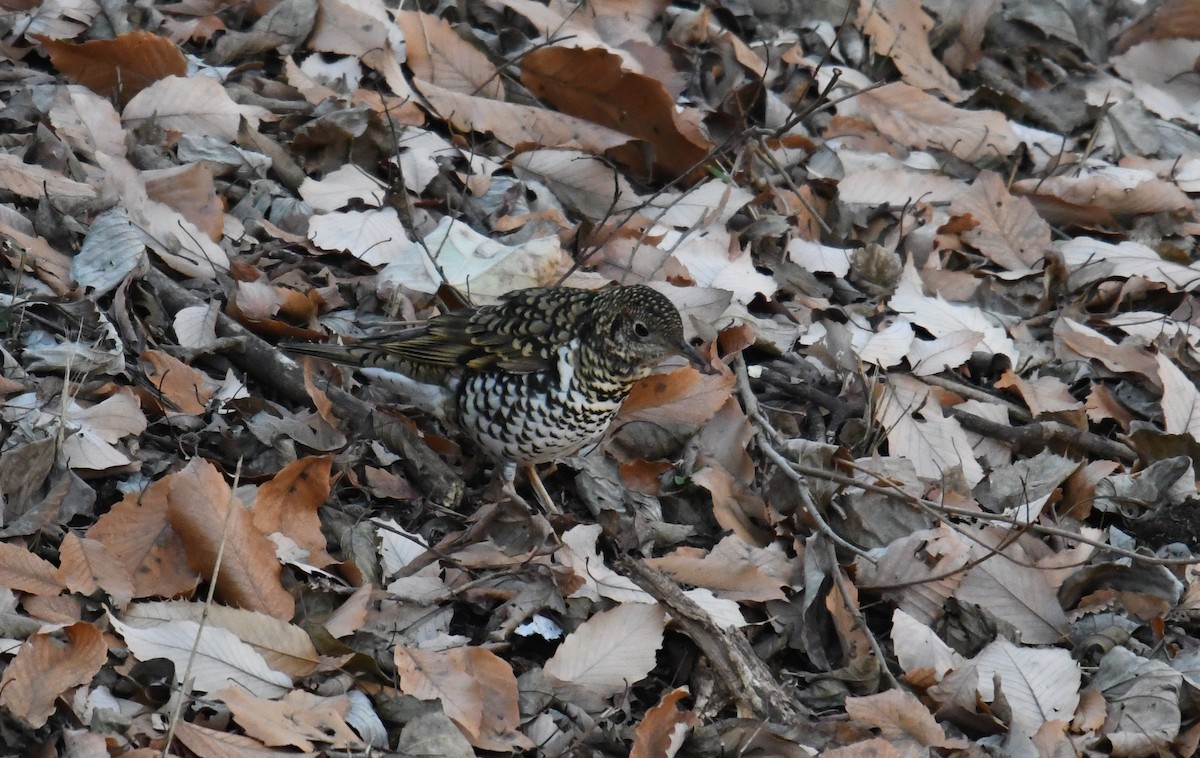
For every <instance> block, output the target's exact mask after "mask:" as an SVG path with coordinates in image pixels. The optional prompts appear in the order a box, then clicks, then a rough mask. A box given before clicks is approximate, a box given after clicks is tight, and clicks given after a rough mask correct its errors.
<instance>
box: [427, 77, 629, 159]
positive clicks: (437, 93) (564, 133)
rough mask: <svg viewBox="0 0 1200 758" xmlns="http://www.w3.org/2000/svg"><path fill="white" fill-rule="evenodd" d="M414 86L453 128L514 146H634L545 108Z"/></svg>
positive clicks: (606, 130) (595, 149) (620, 136)
mask: <svg viewBox="0 0 1200 758" xmlns="http://www.w3.org/2000/svg"><path fill="white" fill-rule="evenodd" d="M413 85H414V86H415V87H416V88H417V89H418V90H420V92H421V94H422V95H424V96H425V98H426V99H427V100H428V101H429V104H430V105H432V106H433V108H434V110H435V112H436V113H437V114H438V115H440V116H441V117H442V118H444V119H446V120H447V121H449V122H450V123H451V124H453V125H454V126H455V127H456V128H458V129H462V130H463V131H469V132H491V133H493V134H495V135H496V139H498V140H500V141H501V142H504V143H505V144H507V145H511V146H513V147H516V146H517V145H522V144H525V143H532V144H537V145H541V146H543V147H575V148H579V149H581V150H584V151H585V152H595V153H603V152H605V151H608V150H612V149H614V148H617V147H619V146H625V145H633V144H634V143H636V140H634V139H633V138H632V137H630V136H629V135H628V134H623V133H621V132H618V131H615V130H613V129H609V128H607V127H604V126H601V125H599V124H594V123H592V122H590V121H586V120H584V119H582V118H573V117H571V116H565V115H563V114H561V113H554V112H553V111H548V110H546V109H545V108H534V107H532V106H528V105H518V104H515V103H504V102H500V101H499V100H488V99H487V98H485V97H473V96H469V95H462V94H459V93H457V92H451V91H450V90H447V89H443V88H442V87H439V86H437V85H436V84H432V83H430V82H424V81H421V80H420V79H417V80H416V81H414V82H413Z"/></svg>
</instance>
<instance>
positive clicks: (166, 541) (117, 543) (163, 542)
mask: <svg viewBox="0 0 1200 758" xmlns="http://www.w3.org/2000/svg"><path fill="white" fill-rule="evenodd" d="M170 488H171V478H170V477H167V478H165V479H160V480H158V481H157V482H154V483H153V484H151V485H150V486H149V487H147V488H146V489H145V490H143V491H142V492H132V493H130V494H128V495H126V496H125V498H124V499H123V500H121V501H120V502H119V503H117V504H116V505H114V506H113V507H112V508H111V509H110V510H109V511H108V513H105V514H104V515H103V516H101V517H100V518H99V519H97V520H96V523H95V524H94V525H93V526H92V528H91V529H88V531H87V533H86V536H87V537H88V538H89V539H92V540H95V541H97V542H99V543H101V544H102V545H104V547H105V548H107V550H108V553H109V555H111V556H112V557H113V558H114V559H115V560H116V561H117V562H118V563H120V564H121V565H122V566H124V567H125V571H126V572H128V573H129V574H130V575H131V576H132V577H133V596H134V597H155V596H157V597H176V596H178V595H187V594H190V593H191V592H192V590H194V589H195V588H196V585H197V584H198V583H199V582H200V576H199V575H198V574H197V573H196V572H194V571H192V570H191V568H189V567H188V565H187V554H186V552H185V551H184V549H183V542H182V541H181V540H180V539H179V535H178V534H176V533H175V530H174V529H172V528H171V525H170V524H169V523H167V493H168V492H169V490H170Z"/></svg>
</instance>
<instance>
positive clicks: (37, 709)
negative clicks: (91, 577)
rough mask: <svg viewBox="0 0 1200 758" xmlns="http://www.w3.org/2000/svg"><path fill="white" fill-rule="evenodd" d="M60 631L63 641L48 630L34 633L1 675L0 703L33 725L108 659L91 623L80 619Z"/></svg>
mask: <svg viewBox="0 0 1200 758" xmlns="http://www.w3.org/2000/svg"><path fill="white" fill-rule="evenodd" d="M63 631H64V632H65V633H66V635H67V641H66V643H65V644H64V643H62V642H59V641H57V640H55V639H54V637H53V636H52V635H50V634H36V635H34V636H33V637H32V638H31V639H30V641H29V642H27V643H26V644H24V645H22V646H21V649H20V650H19V651H18V652H17V657H16V658H14V659H13V662H12V663H10V664H9V665H8V668H6V669H5V670H4V677H3V678H2V679H0V704H2V705H4V707H6V708H8V710H9V711H11V712H12V714H13V715H14V716H16V717H17V718H19V719H21V720H22V721H24V722H25V723H26V724H28V725H29V726H31V727H33V728H34V729H39V728H41V727H42V725H44V724H45V723H46V721H47V719H49V718H50V715H51V714H53V713H54V708H55V705H54V704H55V701H56V700H57V699H58V697H59V696H60V695H62V694H64V693H65V692H66V691H67V690H69V689H71V688H72V687H78V686H79V685H81V684H87V683H89V682H91V681H92V677H93V676H95V675H96V673H97V672H98V671H100V667H101V666H103V665H104V663H105V661H107V660H108V648H107V647H106V646H105V644H104V638H103V637H102V636H101V634H100V630H99V629H97V628H96V627H95V625H94V624H90V623H87V622H84V621H80V622H78V623H75V624H72V625H71V626H68V627H67V628H66V629H64V630H63Z"/></svg>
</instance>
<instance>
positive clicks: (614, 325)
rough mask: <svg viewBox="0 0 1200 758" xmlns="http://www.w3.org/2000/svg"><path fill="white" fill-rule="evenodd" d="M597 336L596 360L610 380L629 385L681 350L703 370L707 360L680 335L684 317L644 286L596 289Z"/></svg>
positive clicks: (655, 291)
mask: <svg viewBox="0 0 1200 758" xmlns="http://www.w3.org/2000/svg"><path fill="white" fill-rule="evenodd" d="M591 315H592V317H594V318H595V319H596V322H595V326H596V331H595V332H594V334H595V335H596V337H597V339H598V340H599V341H600V343H601V345H599V346H598V347H599V350H598V352H599V355H598V357H599V359H600V361H601V362H602V363H603V364H605V365H606V366H607V367H608V369H609V370H610V371H611V372H612V374H613V377H612V378H614V379H616V380H618V381H623V382H628V383H630V384H632V383H633V382H635V381H637V380H638V379H642V378H644V377H646V376H649V375H650V372H651V371H653V370H654V367H655V366H657V365H658V364H659V363H660V362H661V361H662V360H663V359H664V358H666V357H667V356H671V355H681V356H683V357H685V358H687V359H688V360H689V361H691V362H692V363H693V364H695V365H696V366H697V368H700V369H701V370H704V371H708V370H710V369H709V366H708V361H707V360H705V359H704V357H703V356H701V355H700V353H699V352H697V351H696V349H695V348H694V347H692V346H691V345H689V344H688V342H687V340H686V339H684V336H683V320H682V319H681V318H680V317H679V311H678V310H676V308H675V305H674V304H673V303H672V302H671V301H670V300H668V299H667V298H666V296H665V295H663V294H662V293H660V292H658V291H657V290H653V289H651V288H649V287H646V286H643V285H640V284H639V285H635V286H632V287H614V288H612V289H610V290H605V291H603V292H601V293H600V296H599V297H597V299H596V307H595V309H594V312H593V313H592V314H591Z"/></svg>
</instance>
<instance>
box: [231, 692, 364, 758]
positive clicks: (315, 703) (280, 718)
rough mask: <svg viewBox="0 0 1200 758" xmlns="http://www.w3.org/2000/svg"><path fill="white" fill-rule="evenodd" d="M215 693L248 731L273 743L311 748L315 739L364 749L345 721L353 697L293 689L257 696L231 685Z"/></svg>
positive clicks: (342, 747)
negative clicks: (271, 696)
mask: <svg viewBox="0 0 1200 758" xmlns="http://www.w3.org/2000/svg"><path fill="white" fill-rule="evenodd" d="M212 696H213V697H214V698H216V699H218V700H221V701H223V702H224V703H225V705H227V706H229V711H230V712H231V713H232V714H233V718H234V719H235V720H236V721H237V722H238V725H239V726H241V727H242V729H244V730H245V731H246V734H248V735H250V736H251V737H254V738H256V739H258V740H261V741H262V743H263V744H264V745H268V746H270V747H295V748H299V749H300V750H312V749H313V748H314V747H315V745H314V744H313V743H314V742H315V743H319V744H321V745H325V746H328V747H329V748H331V749H334V750H349V751H362V750H364V749H365V747H366V746H365V745H364V744H363V742H362V740H361V739H360V738H359V737H358V735H357V734H355V733H354V730H352V729H351V728H350V726H349V725H348V724H347V723H346V716H347V715H348V714H349V712H350V698H349V697H347V696H346V695H341V696H338V697H320V696H319V695H314V694H311V693H308V692H304V691H302V690H292V691H291V692H289V693H287V694H286V695H284V696H283V698H282V699H280V700H267V699H266V698H261V697H255V696H254V695H252V694H250V693H249V692H247V691H246V690H244V689H242V688H240V687H228V688H226V689H223V690H219V691H217V692H214V693H212Z"/></svg>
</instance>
